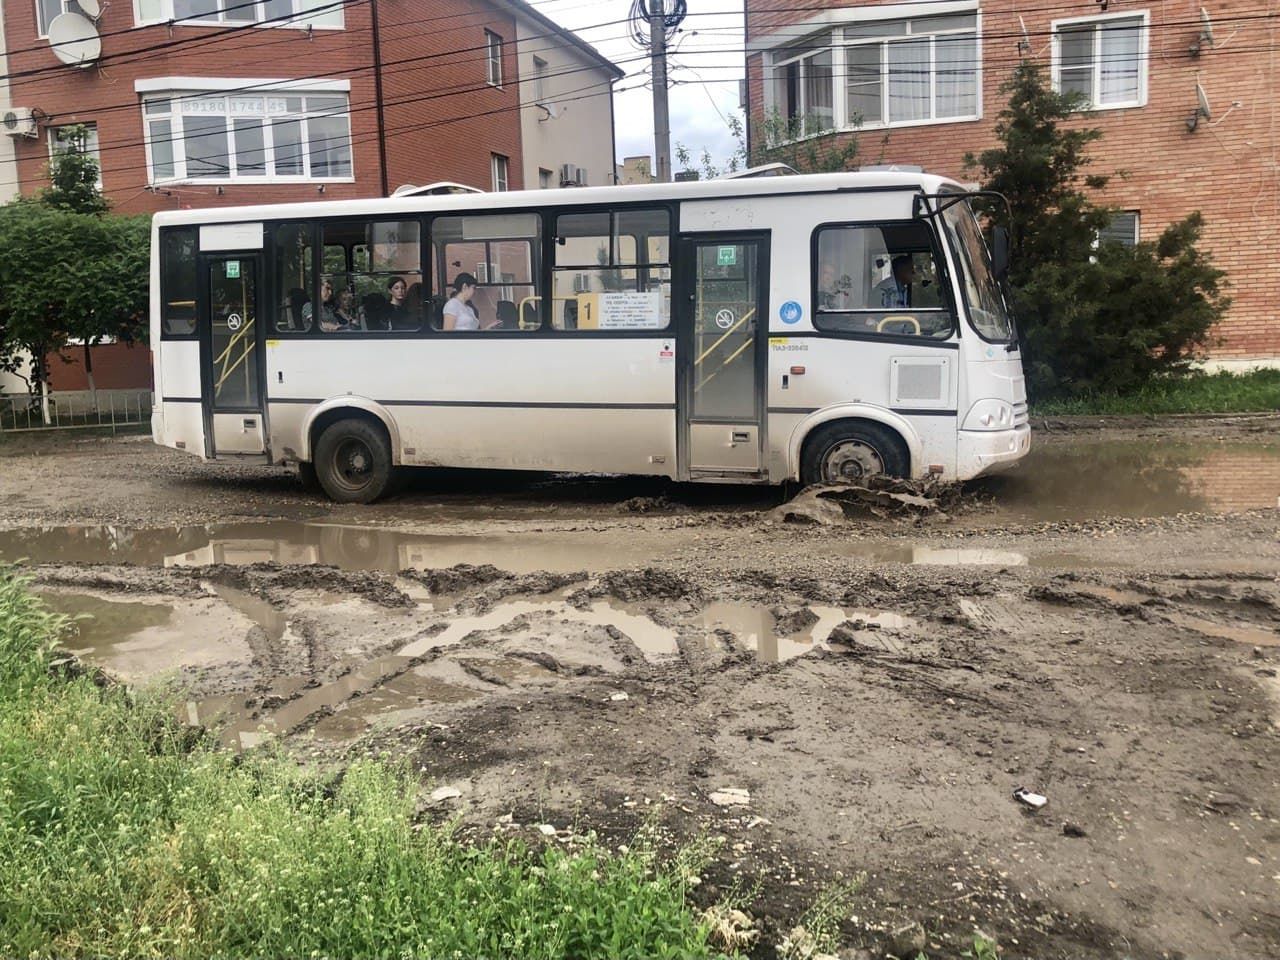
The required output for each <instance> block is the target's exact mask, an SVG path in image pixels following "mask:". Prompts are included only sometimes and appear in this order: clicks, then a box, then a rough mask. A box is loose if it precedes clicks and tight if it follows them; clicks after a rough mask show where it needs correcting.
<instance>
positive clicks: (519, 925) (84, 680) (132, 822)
mask: <svg viewBox="0 0 1280 960" xmlns="http://www.w3.org/2000/svg"><path fill="white" fill-rule="evenodd" d="M62 627H63V622H62V621H61V618H58V617H55V616H53V615H51V614H50V613H48V612H47V611H46V610H45V609H44V607H43V606H42V605H41V604H40V602H39V601H38V600H36V599H35V598H34V597H32V596H31V594H30V593H29V592H28V591H27V590H26V584H25V583H24V582H23V581H22V580H21V579H19V578H17V577H15V576H14V575H13V573H12V572H11V571H9V570H4V569H0V956H6V957H17V956H24V957H29V956H41V957H48V956H58V957H88V956H92V957H286V956H287V957H352V956H360V957H399V956H421V957H428V956H429V957H478V956H486V957H495V958H496V957H522V958H525V957H528V958H537V957H548V958H550V957H592V956H598V957H610V958H614V957H617V958H626V957H636V958H640V957H682V958H683V957H703V956H711V955H714V954H715V952H716V951H715V950H714V949H713V947H712V946H711V945H710V943H709V942H708V934H709V924H708V923H707V922H705V921H704V920H703V919H701V917H700V915H699V914H698V913H697V912H696V911H695V909H694V908H693V907H692V906H691V905H690V904H689V902H688V901H687V899H686V892H687V891H686V880H685V878H686V877H688V876H690V875H691V874H693V873H694V872H695V871H696V869H697V868H698V867H699V866H700V863H698V862H696V861H697V858H698V856H699V854H698V852H697V851H692V852H686V854H684V855H682V858H677V862H674V863H663V862H661V861H660V860H659V859H658V858H657V856H656V854H655V853H654V851H653V849H652V848H651V847H650V846H647V845H646V844H644V843H643V842H641V843H638V844H636V845H633V846H632V848H631V849H630V851H629V852H628V853H626V854H625V855H614V854H611V853H609V852H607V851H605V850H603V849H602V848H600V847H598V846H596V845H594V844H592V843H590V842H586V843H584V844H583V845H581V846H579V847H576V848H575V849H574V850H573V851H572V852H567V851H565V850H563V849H560V848H558V847H556V846H549V847H545V848H542V849H531V848H529V847H526V846H525V845H524V844H522V843H520V842H516V841H510V840H493V841H489V842H486V843H480V844H468V843H464V842H462V841H461V840H460V839H459V838H458V837H457V836H456V835H455V833H454V832H453V831H452V830H451V829H449V828H448V827H440V826H436V825H431V824H416V823H415V822H414V818H413V810H414V801H415V784H414V783H413V782H412V780H411V778H410V777H409V776H408V775H407V772H406V771H404V770H400V769H395V768H391V767H388V766H386V765H382V764H379V763H375V762H372V761H363V762H357V763H354V764H353V765H351V766H350V767H348V768H346V770H345V771H343V773H342V774H341V776H324V775H321V774H319V773H318V772H315V771H310V770H306V769H302V768H299V767H298V766H297V765H296V764H294V763H293V762H291V761H290V760H289V759H287V758H285V757H283V756H279V755H273V754H271V753H253V754H247V755H244V756H242V757H236V756H234V755H231V754H229V753H226V752H223V751H221V750H218V749H217V748H216V747H215V745H214V744H213V743H212V742H210V741H209V740H208V739H207V738H201V737H200V736H198V735H195V734H193V733H192V732H191V731H190V730H189V729H188V728H186V727H183V726H182V725H180V724H178V723H176V722H175V721H174V719H173V717H174V712H173V701H172V700H171V699H170V697H168V696H166V695H164V694H163V693H161V692H148V691H142V692H136V693H135V692H128V691H125V690H123V689H121V688H119V687H105V688H102V687H98V686H96V685H95V684H94V683H93V682H92V679H91V678H89V677H77V678H67V677H61V676H57V675H56V673H51V670H50V665H49V655H50V650H51V647H52V643H53V641H54V639H55V638H56V636H57V634H58V631H59V630H60V629H62Z"/></svg>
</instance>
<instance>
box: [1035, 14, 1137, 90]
mask: <svg viewBox="0 0 1280 960" xmlns="http://www.w3.org/2000/svg"><path fill="white" fill-rule="evenodd" d="M1111 20H1137V21H1139V27H1138V96H1137V98H1136V99H1133V100H1126V101H1124V102H1122V103H1094V102H1093V101H1092V100H1091V101H1090V102H1089V103H1086V104H1084V105H1083V106H1082V107H1080V109H1081V110H1082V111H1090V112H1092V111H1095V110H1132V109H1134V108H1135V107H1145V106H1146V105H1147V75H1148V70H1147V65H1148V64H1147V62H1148V60H1149V59H1150V50H1151V14H1150V13H1149V12H1148V11H1146V10H1138V11H1132V10H1126V11H1124V12H1123V13H1104V14H1099V15H1097V16H1093V17H1071V18H1069V19H1065V20H1054V21H1053V22H1052V23H1051V24H1050V31H1051V34H1052V37H1053V43H1052V52H1051V59H1050V76H1051V77H1052V83H1053V89H1054V90H1055V91H1057V92H1061V91H1062V82H1061V80H1062V74H1061V68H1062V44H1061V33H1060V31H1061V30H1062V28H1063V27H1077V26H1082V25H1084V24H1091V25H1097V24H1101V23H1106V22H1107V21H1111ZM1101 44H1102V32H1101V31H1100V30H1094V32H1093V50H1092V56H1093V77H1092V81H1091V84H1090V86H1091V87H1092V89H1093V91H1094V95H1095V96H1096V95H1097V91H1098V90H1099V89H1101V86H1102V57H1101V56H1100V53H1101V49H1100V48H1101Z"/></svg>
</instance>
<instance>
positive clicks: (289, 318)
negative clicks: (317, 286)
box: [276, 287, 311, 330]
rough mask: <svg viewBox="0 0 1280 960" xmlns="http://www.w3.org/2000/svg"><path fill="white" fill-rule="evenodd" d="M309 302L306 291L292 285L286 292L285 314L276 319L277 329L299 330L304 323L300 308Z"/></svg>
mask: <svg viewBox="0 0 1280 960" xmlns="http://www.w3.org/2000/svg"><path fill="white" fill-rule="evenodd" d="M310 302H311V298H310V297H308V296H307V291H305V290H303V289H302V288H301V287H293V288H292V289H291V290H290V291H289V292H288V294H287V301H286V304H285V314H284V316H283V317H281V318H280V319H279V320H277V321H276V328H277V329H279V330H301V329H302V328H303V327H304V326H305V324H304V323H303V320H302V308H303V307H305V306H306V305H307V304H308V303H310Z"/></svg>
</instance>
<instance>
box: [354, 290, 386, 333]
mask: <svg viewBox="0 0 1280 960" xmlns="http://www.w3.org/2000/svg"><path fill="white" fill-rule="evenodd" d="M360 312H361V313H362V314H364V326H365V329H366V330H385V329H387V298H386V297H384V296H383V295H382V294H380V293H366V294H365V295H364V296H363V297H361V298H360Z"/></svg>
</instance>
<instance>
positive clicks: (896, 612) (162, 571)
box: [0, 423, 1280, 958]
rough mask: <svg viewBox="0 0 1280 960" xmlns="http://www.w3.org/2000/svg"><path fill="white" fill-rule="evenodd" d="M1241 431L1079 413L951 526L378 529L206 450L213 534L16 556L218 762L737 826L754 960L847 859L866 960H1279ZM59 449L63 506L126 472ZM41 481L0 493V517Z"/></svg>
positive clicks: (85, 527) (618, 505)
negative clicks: (363, 776)
mask: <svg viewBox="0 0 1280 960" xmlns="http://www.w3.org/2000/svg"><path fill="white" fill-rule="evenodd" d="M1175 426H1176V424H1175ZM1254 426H1256V423H1254V424H1252V425H1249V426H1248V427H1247V429H1246V427H1240V426H1229V427H1228V428H1225V429H1226V435H1225V439H1222V440H1218V439H1215V435H1214V434H1213V433H1212V432H1210V431H1208V430H1200V429H1197V430H1192V431H1190V434H1191V435H1190V436H1184V435H1182V434H1180V433H1179V432H1178V431H1176V430H1174V429H1173V428H1172V427H1169V426H1168V425H1162V426H1161V427H1160V429H1161V430H1163V431H1165V436H1163V437H1162V438H1161V439H1160V442H1158V443H1152V442H1150V441H1148V440H1145V439H1143V436H1142V434H1141V424H1139V425H1127V426H1125V427H1124V428H1122V429H1117V430H1115V431H1094V430H1091V429H1083V428H1080V429H1076V428H1071V429H1068V428H1067V427H1062V428H1061V429H1059V428H1054V430H1052V431H1051V436H1050V437H1049V441H1048V442H1047V443H1045V444H1044V450H1043V458H1042V459H1041V460H1039V461H1029V462H1028V463H1027V464H1026V465H1024V466H1026V467H1027V468H1035V464H1036V463H1037V462H1038V463H1040V464H1042V465H1043V464H1047V465H1048V466H1047V467H1045V469H1044V470H1042V471H1040V472H1039V473H1036V472H1027V471H1019V472H1018V473H1015V474H1012V475H1010V476H1009V477H1006V478H993V479H991V480H990V481H983V482H982V484H979V485H976V486H975V487H974V488H973V489H970V490H966V491H965V492H964V495H963V497H962V499H961V500H960V501H958V502H957V503H954V504H951V503H949V504H948V507H947V509H946V511H945V512H946V514H947V518H946V519H945V520H942V521H932V520H931V521H928V522H925V523H920V522H917V519H916V518H908V519H906V520H903V519H901V518H897V517H887V518H872V519H870V520H866V519H862V520H858V519H855V520H852V521H850V522H848V523H845V524H843V525H841V524H834V525H806V526H796V525H793V524H789V523H781V522H779V521H778V519H777V517H776V513H775V510H776V508H777V506H778V500H779V498H780V496H781V494H780V492H773V493H768V492H766V493H760V492H754V493H750V494H744V493H742V492H740V491H737V490H731V491H724V492H722V494H720V495H719V496H717V495H716V494H715V492H714V491H708V490H702V491H699V492H697V493H694V494H688V493H685V492H683V491H682V490H680V489H679V488H674V489H667V488H651V487H649V486H647V485H646V484H643V483H642V484H636V483H631V482H627V481H620V480H616V479H612V478H586V479H584V478H577V479H565V480H564V481H559V480H556V479H554V478H546V479H543V480H540V481H538V483H537V484H532V485H529V486H527V487H524V488H519V487H516V486H514V485H512V483H511V482H510V481H508V480H506V479H503V478H487V479H486V478H484V477H480V478H478V479H476V480H475V481H474V482H473V483H472V489H467V490H465V491H461V490H457V491H455V490H446V491H444V492H441V491H439V490H435V491H431V492H418V493H413V492H411V493H410V494H408V495H407V499H405V500H401V501H399V507H397V504H396V503H392V504H390V505H379V506H378V507H376V508H374V509H373V510H369V511H365V512H359V511H355V510H351V509H348V508H337V507H330V506H326V505H322V504H319V503H318V502H316V501H314V500H310V499H307V498H305V497H303V496H301V495H295V494H293V493H286V492H285V487H283V486H281V487H278V488H275V487H272V484H273V483H274V482H275V481H270V482H268V483H267V485H266V487H265V488H264V487H262V486H260V485H257V484H256V482H255V481H253V480H252V477H250V476H248V475H242V476H240V477H239V479H228V477H227V475H225V474H219V472H218V471H219V469H220V468H219V467H217V466H215V465H208V466H204V467H202V468H201V470H202V471H203V472H200V471H194V472H185V473H181V479H180V480H174V482H176V483H178V485H179V486H181V487H182V488H183V489H185V490H186V491H187V493H188V494H190V493H191V492H192V491H193V490H194V491H199V492H201V493H202V494H203V495H205V497H206V503H205V505H204V507H203V510H202V511H201V512H199V513H183V512H181V511H177V510H175V509H174V508H173V506H172V504H171V503H170V502H169V501H168V500H166V498H165V495H162V494H154V495H153V493H151V492H149V491H150V489H151V488H149V487H148V486H147V484H145V483H144V484H141V485H140V488H139V489H138V490H137V491H135V494H136V498H135V499H136V501H137V502H132V503H130V505H129V506H128V508H127V509H123V510H122V511H114V510H107V509H104V508H103V507H102V506H101V504H99V505H97V506H95V505H94V504H93V503H92V502H91V501H90V502H87V503H85V504H80V505H79V506H77V507H69V508H66V509H67V510H72V509H76V510H81V511H82V514H83V515H82V516H80V517H78V518H77V519H76V522H74V523H72V522H68V519H69V518H68V516H67V514H66V513H65V512H64V513H57V512H51V513H48V514H45V515H43V516H45V519H44V520H42V521H41V522H40V523H38V524H33V523H14V522H12V521H11V522H10V523H9V524H8V525H7V527H6V528H5V529H0V560H10V561H12V560H16V559H19V558H25V565H26V569H27V572H28V573H29V574H30V575H31V576H33V577H34V578H35V586H36V588H37V589H38V590H39V591H40V592H41V593H42V594H43V595H44V596H45V597H46V598H47V600H48V602H49V604H50V605H51V606H53V607H54V608H55V609H57V610H59V611H61V612H64V613H66V614H67V615H68V616H69V617H71V618H73V620H74V626H73V628H72V629H71V630H70V631H69V632H68V633H67V635H66V636H65V637H64V640H63V643H64V646H65V647H66V649H67V650H68V651H69V653H71V654H73V655H74V656H76V657H77V658H80V659H81V660H82V661H83V663H84V664H85V665H86V666H87V667H88V668H90V669H100V670H102V671H103V672H104V673H105V674H106V675H107V676H109V677H113V678H115V679H118V680H121V681H123V682H126V683H131V684H143V683H171V684H176V685H178V687H179V689H181V690H182V691H183V693H182V698H181V702H180V705H179V719H180V720H181V721H183V722H185V723H189V724H192V725H195V726H207V727H210V728H212V729H216V730H218V731H219V732H220V735H221V736H222V738H223V741H224V743H226V745H227V748H228V749H253V748H255V747H256V746H258V745H259V744H261V743H263V742H264V741H267V740H271V741H275V742H279V743H281V744H283V745H284V746H285V747H286V748H287V749H288V750H291V751H293V752H295V753H296V754H297V755H298V756H300V757H306V758H309V759H315V760H318V761H319V762H321V763H325V764H334V765H341V764H343V763H345V762H347V761H348V760H349V759H351V758H353V757H357V756H364V755H369V754H374V755H379V756H387V757H391V758H397V759H407V760H409V761H411V762H412V764H413V766H414V769H416V770H418V771H419V772H420V774H421V777H422V804H421V806H422V815H423V816H424V817H430V818H437V819H441V820H456V821H457V823H458V824H459V828H460V829H461V830H463V831H465V832H471V833H474V834H475V835H476V836H485V837H487V836H490V835H492V833H493V832H494V831H495V830H498V831H501V832H503V833H509V834H514V835H520V836H525V837H527V838H528V839H530V840H531V841H535V842H558V841H557V840H556V839H555V837H559V836H561V835H565V834H566V833H567V832H568V831H575V832H585V831H587V830H595V831H596V832H597V833H598V834H599V835H600V836H602V837H604V838H606V839H607V840H609V841H610V842H613V843H617V844H622V843H627V842H629V841H630V840H631V838H632V837H633V836H634V833H635V831H636V830H638V829H641V828H642V827H643V828H644V829H646V830H648V831H651V832H652V833H653V835H654V836H656V837H658V838H659V841H660V842H661V843H663V844H668V845H670V847H671V848H672V849H674V848H675V846H677V845H678V844H680V843H682V842H684V841H687V840H690V839H694V838H708V837H709V838H711V839H712V840H714V841H715V842H716V843H717V844H718V847H717V853H716V856H715V859H714V862H713V863H712V864H711V865H710V866H709V867H708V868H707V869H706V870H705V871H704V873H703V876H702V882H701V884H700V885H699V887H698V888H697V891H696V896H697V897H699V898H702V899H703V900H704V901H705V902H711V901H712V900H715V899H717V898H718V897H720V896H723V895H726V894H728V893H729V892H730V891H732V890H749V891H754V892H753V893H751V895H750V896H749V898H748V899H749V901H750V902H749V903H748V904H747V909H748V910H749V911H750V912H751V914H752V915H753V916H754V917H756V918H758V919H759V921H760V924H761V926H762V929H763V931H764V935H763V936H762V939H761V946H760V947H759V948H757V953H758V954H759V955H760V956H762V957H763V956H772V953H771V950H772V948H773V946H774V945H776V944H778V943H779V942H781V940H782V939H783V937H784V936H785V935H786V933H787V932H788V931H789V930H790V928H791V926H792V925H794V923H795V922H796V921H797V920H798V918H799V917H800V916H801V915H802V914H803V912H804V910H805V909H806V908H807V907H808V906H809V905H810V904H811V903H812V902H813V899H814V897H815V896H816V895H817V893H818V892H819V891H820V890H822V889H825V888H827V887H829V886H830V885H831V884H833V883H836V882H839V881H840V880H841V879H842V878H845V879H847V878H850V877H854V876H862V877H864V878H865V879H864V884H863V892H862V893H861V894H860V895H859V898H858V900H857V902H856V904H855V906H854V907H853V908H852V910H851V912H850V914H849V915H848V916H846V917H845V918H844V922H843V925H842V940H843V942H844V943H845V944H846V945H847V946H848V947H850V948H865V949H867V950H870V951H872V952H873V955H877V956H878V955H881V954H882V953H883V951H884V949H885V948H886V945H887V944H888V942H889V940H890V939H891V937H890V934H891V931H892V930H893V929H895V928H896V927H899V926H901V925H902V924H903V923H906V922H909V921H919V922H920V923H922V924H923V925H924V927H925V929H926V930H927V931H928V932H929V938H930V943H931V944H932V946H930V948H929V950H930V955H931V956H959V955H960V953H961V952H962V951H963V950H964V949H965V948H966V947H967V946H968V945H969V944H970V943H971V941H972V935H973V931H974V929H975V928H980V929H981V930H983V931H985V932H986V933H988V934H991V935H993V936H995V937H996V938H997V939H998V940H999V942H1000V944H1001V947H1002V951H1003V953H1002V955H1004V956H1010V957H1035V958H1048V957H1062V958H1077V957H1086V958H1092V957H1097V958H1102V957H1122V956H1123V957H1140V958H1146V957H1151V958H1155V957H1177V956H1181V957H1188V958H1190V957H1215V958H1219V957H1220V958H1254V957H1259V958H1260V957H1270V956H1276V955H1280V911H1277V910H1276V909H1275V907H1274V904H1275V902H1276V897H1277V892H1278V891H1280V879H1278V878H1280V867H1278V866H1277V863H1278V862H1280V828H1278V827H1277V823H1278V822H1280V819H1278V818H1280V807H1278V801H1277V799H1276V798H1277V797H1280V791H1278V790H1277V787H1278V786H1280V784H1278V783H1277V773H1276V771H1277V770H1280V678H1278V676H1277V670H1278V669H1280V582H1278V581H1277V571H1278V570H1280V513H1278V512H1277V510H1276V508H1275V502H1276V501H1275V497H1276V496H1277V495H1278V494H1280V483H1278V482H1275V480H1274V478H1275V476H1276V474H1275V473H1273V472H1272V466H1271V465H1272V464H1273V463H1280V459H1278V458H1277V454H1276V452H1275V449H1274V447H1273V444H1272V440H1271V437H1272V434H1271V433H1267V432H1265V431H1254V430H1253V427H1254ZM1059 433H1060V434H1061V435H1060V436H1059V435H1058V434H1059ZM1037 439H1040V437H1039V436H1038V438H1037ZM120 446H121V447H122V448H124V449H131V448H129V447H128V445H127V444H121V445H120ZM86 449H88V450H89V451H90V452H89V453H85V450H86ZM108 449H109V450H110V449H116V448H108ZM145 452H146V455H147V456H152V455H153V454H151V453H150V451H149V448H146V451H145ZM13 456H15V455H6V457H7V463H13V462H14V460H13ZM23 456H25V455H23ZM40 456H42V457H48V458H49V459H56V460H58V462H59V463H60V465H61V470H62V472H63V473H64V474H65V475H67V476H68V477H69V480H68V484H69V486H70V487H73V488H74V487H75V486H76V485H77V484H80V483H86V484H87V482H88V480H89V479H90V478H92V477H94V476H96V477H97V478H98V481H99V483H106V484H109V483H110V482H111V476H112V471H113V470H116V469H117V468H118V467H119V464H118V463H117V461H116V460H115V459H114V457H115V456H116V454H115V453H111V452H106V453H104V452H103V451H102V450H100V449H99V448H96V447H73V448H71V450H70V451H69V452H68V451H67V450H63V449H61V448H57V449H53V450H51V451H49V452H47V453H42V454H40ZM164 456H166V457H167V456H168V454H164ZM19 459H21V456H19ZM5 461H6V458H5V457H0V462H5ZM163 462H164V463H166V464H167V463H168V460H164V461H163ZM1224 464H1225V466H1224ZM27 466H30V464H29V463H28V464H27ZM39 466H40V468H41V469H43V464H41V465H39ZM1086 467H1087V468H1088V470H1089V471H1090V472H1089V473H1088V474H1087V482H1086V481H1085V480H1082V479H1081V478H1082V476H1085V473H1084V471H1085V468H1086ZM165 469H172V470H175V471H179V470H187V469H188V468H187V467H182V468H172V467H166V468H165ZM1035 469H1036V470H1039V468H1035ZM1214 471H1217V472H1216V473H1215V472H1214ZM161 472H162V473H163V471H161ZM1068 474H1072V475H1073V476H1074V480H1069V478H1068ZM219 477H221V479H219ZM170 479H171V480H172V479H173V475H170ZM259 479H261V477H259ZM268 479H269V478H268ZM227 490H231V491H237V492H238V493H237V495H236V496H234V497H229V498H226V499H224V498H223V496H222V494H223V493H225V492H226V491H227ZM245 491H251V492H250V493H249V494H248V495H245ZM1108 491H1110V492H1108ZM1143 491H1145V493H1143ZM246 496H247V499H246ZM42 497H43V492H42V491H32V490H31V489H30V488H28V487H27V485H26V484H24V483H22V482H19V481H17V480H13V479H12V477H11V475H10V474H9V473H8V472H3V473H0V509H2V510H3V511H5V515H6V516H8V517H11V518H12V517H15V516H21V515H24V514H25V512H26V511H37V510H40V509H41V508H42V503H43V500H42ZM637 498H640V499H639V500H637ZM1025 498H1029V499H1025ZM1267 498H1270V499H1267ZM248 506H251V507H252V508H253V509H254V510H255V511H257V512H256V513H254V514H248V513H246V512H245V511H246V508H247V507H248ZM148 507H149V508H151V509H152V513H153V514H154V516H153V519H152V522H150V523H137V522H127V521H126V520H124V519H122V513H127V512H129V511H137V512H145V511H146V509H148ZM184 509H185V508H184ZM439 788H447V789H439ZM1017 788H1025V789H1027V790H1029V791H1032V792H1034V793H1037V794H1041V795H1043V796H1044V797H1047V798H1048V802H1047V804H1046V805H1045V806H1043V807H1042V808H1039V809H1032V808H1030V807H1028V806H1027V805H1026V804H1024V803H1020V802H1019V801H1017V800H1016V799H1015V798H1014V791H1015V789H1017ZM437 790H439V792H438V793H436V791H437ZM433 794H435V799H432V797H433ZM726 798H728V799H726ZM547 825H550V826H551V827H553V828H554V829H555V831H556V833H555V837H552V838H551V839H550V840H548V839H547V838H546V837H545V836H544V834H545V832H546V831H545V830H543V829H540V828H543V827H546V826H547Z"/></svg>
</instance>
